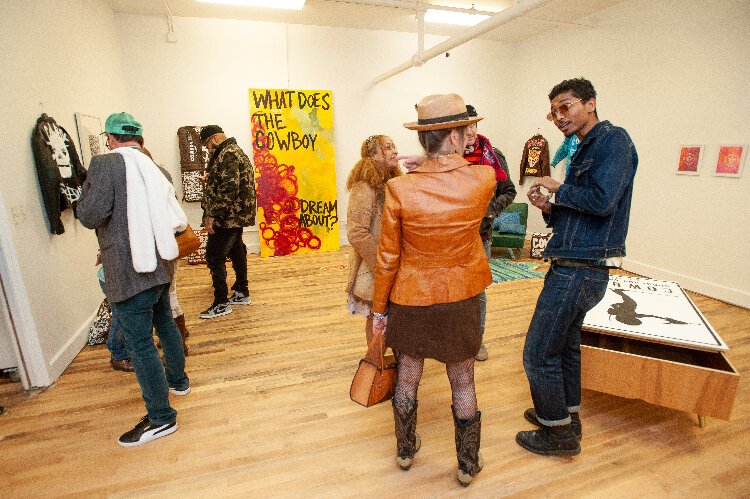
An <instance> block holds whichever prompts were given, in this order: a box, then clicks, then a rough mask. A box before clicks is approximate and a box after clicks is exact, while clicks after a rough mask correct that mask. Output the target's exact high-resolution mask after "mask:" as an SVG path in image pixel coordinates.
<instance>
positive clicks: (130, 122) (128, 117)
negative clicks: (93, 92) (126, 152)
mask: <svg viewBox="0 0 750 499" xmlns="http://www.w3.org/2000/svg"><path fill="white" fill-rule="evenodd" d="M104 131H105V132H107V133H113V134H117V135H134V136H138V137H140V136H142V135H143V126H141V124H140V122H138V120H136V119H135V118H134V117H133V115H132V114H129V113H124V112H123V113H112V114H110V115H109V116H108V117H107V121H106V122H105V123H104Z"/></svg>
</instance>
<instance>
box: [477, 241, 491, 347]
mask: <svg viewBox="0 0 750 499" xmlns="http://www.w3.org/2000/svg"><path fill="white" fill-rule="evenodd" d="M482 246H484V252H485V253H486V254H487V260H488V261H489V259H490V258H492V239H487V240H486V241H482ZM479 316H480V319H479V320H480V321H481V324H482V338H484V321H485V318H486V317H487V292H485V291H482V292H481V293H480V294H479Z"/></svg>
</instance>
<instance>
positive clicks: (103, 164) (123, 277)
mask: <svg viewBox="0 0 750 499" xmlns="http://www.w3.org/2000/svg"><path fill="white" fill-rule="evenodd" d="M162 172H163V173H164V174H165V176H167V178H169V175H167V173H166V172H164V170H162ZM170 180H171V179H170ZM76 213H77V214H78V219H79V220H80V222H81V223H82V224H83V225H84V226H85V227H88V228H89V229H95V230H96V237H97V238H98V239H99V249H100V250H101V253H102V266H103V267H104V278H105V282H104V290H105V293H106V295H107V299H108V300H109V301H111V302H114V303H117V302H121V301H124V300H127V299H128V298H131V297H133V296H135V295H137V294H138V293H140V292H141V291H145V290H147V289H149V288H153V287H154V286H158V285H160V284H167V283H169V282H170V281H171V280H172V276H173V274H174V266H173V264H172V262H171V261H169V260H163V259H161V258H160V257H159V253H158V252H157V254H156V255H157V262H156V270H155V271H153V272H148V273H138V272H136V271H135V269H134V268H133V260H132V257H131V254H130V237H129V236H128V208H127V188H126V184H125V160H124V159H123V157H122V156H121V155H119V154H116V153H110V154H102V155H100V156H94V157H93V158H92V160H91V164H90V166H89V171H88V176H87V177H86V181H85V182H84V184H83V193H82V194H81V199H80V200H79V201H78V204H77V206H76ZM154 245H156V243H154Z"/></svg>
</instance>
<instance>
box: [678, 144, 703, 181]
mask: <svg viewBox="0 0 750 499" xmlns="http://www.w3.org/2000/svg"><path fill="white" fill-rule="evenodd" d="M702 160H703V146H702V145H684V146H681V147H680V159H679V161H678V162H677V170H676V171H675V173H676V174H678V175H698V174H699V173H700V166H701V161H702Z"/></svg>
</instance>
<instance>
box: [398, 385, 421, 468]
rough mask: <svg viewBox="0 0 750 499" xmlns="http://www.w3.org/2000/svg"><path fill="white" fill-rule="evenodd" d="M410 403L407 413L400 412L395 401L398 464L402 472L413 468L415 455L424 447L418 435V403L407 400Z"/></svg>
mask: <svg viewBox="0 0 750 499" xmlns="http://www.w3.org/2000/svg"><path fill="white" fill-rule="evenodd" d="M405 400H406V401H408V402H409V403H408V404H407V406H408V409H407V410H406V411H405V412H402V411H401V410H399V408H398V407H397V406H396V403H395V402H394V401H391V403H392V405H393V419H394V421H395V423H396V464H398V465H399V466H400V467H401V469H402V470H404V471H406V470H408V469H409V468H411V463H412V461H413V460H414V454H416V453H417V451H418V450H419V448H420V447H421V446H422V440H421V439H420V438H419V434H418V433H417V401H416V400H411V399H405Z"/></svg>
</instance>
